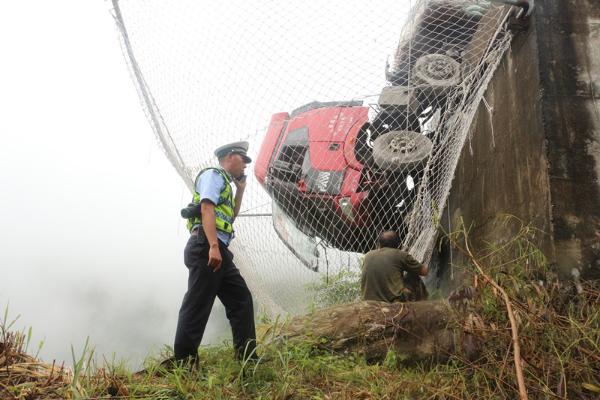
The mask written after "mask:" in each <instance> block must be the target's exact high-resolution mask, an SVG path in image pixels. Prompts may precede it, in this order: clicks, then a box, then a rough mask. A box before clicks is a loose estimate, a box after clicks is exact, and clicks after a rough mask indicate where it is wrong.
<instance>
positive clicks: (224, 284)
mask: <svg viewBox="0 0 600 400" xmlns="http://www.w3.org/2000/svg"><path fill="white" fill-rule="evenodd" d="M208 250H209V246H208V243H207V242H206V239H205V238H204V236H203V235H202V232H201V234H200V235H192V236H190V238H189V240H188V242H187V245H186V246H185V251H184V262H185V265H186V266H187V268H188V272H189V276H188V289H187V292H186V294H185V296H184V297H183V302H182V304H181V309H180V310H179V320H178V321H177V332H176V333H175V346H174V350H175V358H176V359H178V360H183V359H186V358H191V359H192V360H193V361H195V362H197V361H198V346H199V345H200V342H201V341H202V336H203V335H204V329H205V328H206V323H207V322H208V317H209V315H210V311H211V309H212V306H213V303H214V301H215V297H216V296H218V297H219V300H221V303H223V305H224V306H225V314H226V315H227V319H228V320H229V323H230V324H231V331H232V333H233V347H234V349H235V353H236V357H237V358H239V359H242V358H244V359H245V358H248V357H252V358H254V357H256V355H255V354H254V349H255V346H256V331H255V327H254V309H253V305H252V294H251V293H250V290H249V289H248V286H247V285H246V282H245V281H244V278H242V276H241V275H240V271H239V270H238V269H237V267H236V266H235V264H234V263H233V254H232V253H231V252H230V251H229V249H228V248H227V247H226V246H225V245H224V244H223V243H221V241H219V250H220V251H221V258H222V259H223V261H222V263H221V269H219V270H218V271H216V272H214V271H213V269H212V267H209V266H208Z"/></svg>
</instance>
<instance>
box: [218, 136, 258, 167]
mask: <svg viewBox="0 0 600 400" xmlns="http://www.w3.org/2000/svg"><path fill="white" fill-rule="evenodd" d="M248 146H249V144H248V142H245V141H243V142H234V143H229V144H226V145H224V146H221V147H219V148H217V149H216V150H215V156H217V158H218V159H219V160H220V159H221V158H223V157H225V156H226V155H228V154H231V153H236V154H239V155H241V156H242V158H243V159H244V162H245V163H246V164H248V163H251V162H252V159H251V158H250V157H248V155H247V154H246V153H247V152H248Z"/></svg>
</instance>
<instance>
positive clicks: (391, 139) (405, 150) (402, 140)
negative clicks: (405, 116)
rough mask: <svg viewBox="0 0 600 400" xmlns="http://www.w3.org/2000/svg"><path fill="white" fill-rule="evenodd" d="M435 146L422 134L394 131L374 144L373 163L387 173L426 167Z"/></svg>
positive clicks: (380, 137) (379, 138) (382, 136)
mask: <svg viewBox="0 0 600 400" xmlns="http://www.w3.org/2000/svg"><path fill="white" fill-rule="evenodd" d="M432 148H433V144H432V143H431V140H429V139H428V138H427V137H425V136H423V135H422V134H420V133H417V132H412V131H392V132H389V133H386V134H383V135H381V136H379V137H378V138H377V139H375V142H373V161H374V162H375V164H376V165H377V166H378V167H379V168H380V169H383V170H385V171H398V172H399V171H405V170H414V169H420V168H423V167H424V166H425V164H426V163H427V159H428V158H429V154H430V153H431V149H432Z"/></svg>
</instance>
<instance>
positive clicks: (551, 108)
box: [429, 0, 600, 292]
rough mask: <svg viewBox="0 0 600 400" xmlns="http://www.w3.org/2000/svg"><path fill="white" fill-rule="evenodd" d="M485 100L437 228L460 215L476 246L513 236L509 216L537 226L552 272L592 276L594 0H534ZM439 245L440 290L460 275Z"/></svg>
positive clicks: (596, 221) (599, 55) (599, 235)
mask: <svg viewBox="0 0 600 400" xmlns="http://www.w3.org/2000/svg"><path fill="white" fill-rule="evenodd" d="M485 99H486V101H487V104H485V103H484V102H482V104H480V106H479V109H478V111H477V114H476V117H475V120H474V121H473V125H472V128H471V139H470V140H469V141H468V142H467V143H466V145H465V147H464V149H463V151H462V154H461V158H460V161H459V164H458V167H457V170H456V173H455V178H454V181H453V185H452V192H451V194H450V198H449V201H448V204H447V208H446V214H445V215H444V217H443V219H442V221H443V222H442V225H443V228H444V229H445V230H450V231H452V230H454V229H456V227H457V225H458V223H459V221H460V220H461V218H462V219H463V220H464V222H465V225H467V226H470V227H471V230H470V238H471V239H472V240H473V244H474V247H475V249H476V250H477V251H484V249H485V247H486V246H487V245H488V244H489V243H496V244H497V243H502V242H503V241H505V240H507V239H508V238H510V237H511V236H512V235H514V233H515V230H516V229H517V224H508V225H506V224H504V222H505V221H506V217H505V215H506V214H508V215H513V216H515V217H518V218H519V219H521V220H522V221H524V222H525V223H528V224H531V225H533V226H534V227H536V228H538V229H539V230H540V232H543V233H541V234H539V235H538V237H537V242H538V243H537V244H538V245H539V246H540V248H541V249H542V250H543V252H544V253H545V255H546V256H547V257H548V259H549V261H550V262H551V263H552V265H554V266H555V267H556V269H557V270H558V271H559V272H561V273H563V274H568V273H570V272H571V270H572V268H577V269H579V270H580V271H582V272H583V275H584V276H586V277H595V278H598V277H600V184H599V181H598V176H600V108H599V107H600V1H598V0H571V1H565V0H538V1H536V8H535V11H534V14H533V17H532V18H530V20H529V23H528V26H527V27H526V29H525V30H524V31H522V32H516V34H515V38H514V39H513V42H512V45H511V49H510V50H509V52H508V53H507V54H506V55H505V57H504V59H503V60H502V63H501V64H500V66H499V68H498V70H497V71H496V73H495V75H494V77H493V79H492V82H491V83H490V85H489V87H488V89H487V92H486V94H485ZM488 107H489V108H488ZM441 249H442V250H441V252H439V253H438V254H436V255H435V257H434V266H433V270H434V276H432V277H431V278H430V280H429V283H430V286H435V287H437V288H439V289H441V290H442V291H443V292H445V291H448V290H451V289H452V288H454V287H456V286H458V285H459V284H460V283H461V282H462V280H461V276H462V274H461V270H460V266H461V264H463V261H464V259H463V256H462V255H461V254H460V253H458V252H457V250H456V249H452V248H451V247H450V246H448V245H444V246H442V247H441ZM450 264H452V266H451V265H450Z"/></svg>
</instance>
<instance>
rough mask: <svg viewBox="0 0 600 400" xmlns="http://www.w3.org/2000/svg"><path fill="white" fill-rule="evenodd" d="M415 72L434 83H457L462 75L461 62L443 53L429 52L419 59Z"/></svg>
mask: <svg viewBox="0 0 600 400" xmlns="http://www.w3.org/2000/svg"><path fill="white" fill-rule="evenodd" d="M415 74H416V75H417V77H419V78H420V79H422V80H424V81H426V82H427V83H429V84H432V85H435V84H437V85H455V84H457V83H458V79H459V76H460V64H459V63H458V62H457V61H456V60H455V59H453V58H452V57H449V56H446V55H443V54H428V55H426V56H423V57H421V58H419V59H418V60H417V62H416V65H415Z"/></svg>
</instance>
